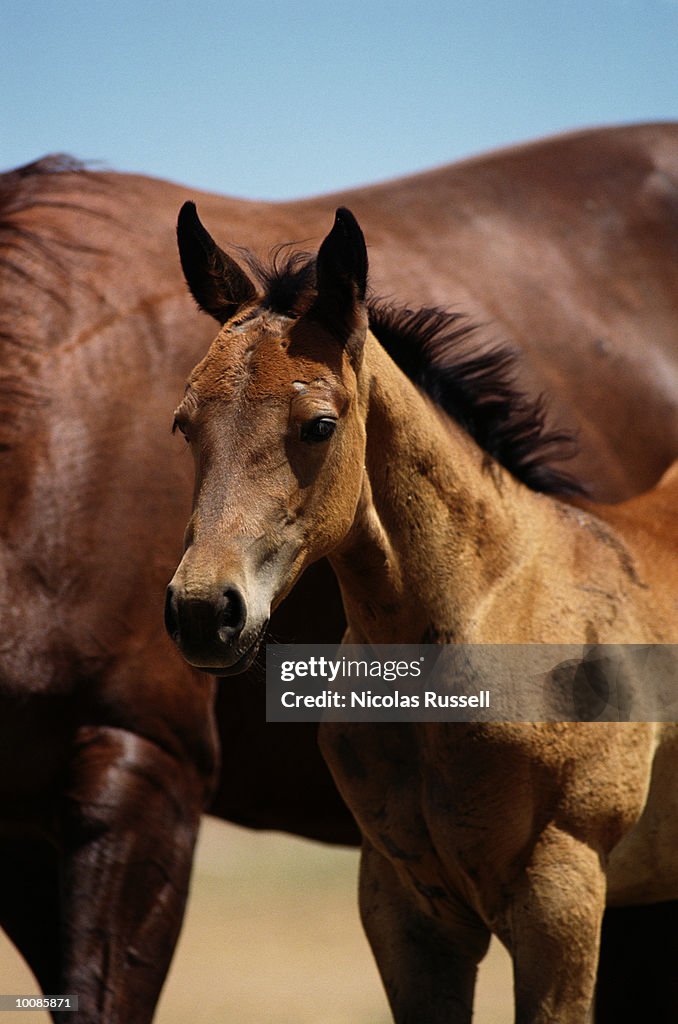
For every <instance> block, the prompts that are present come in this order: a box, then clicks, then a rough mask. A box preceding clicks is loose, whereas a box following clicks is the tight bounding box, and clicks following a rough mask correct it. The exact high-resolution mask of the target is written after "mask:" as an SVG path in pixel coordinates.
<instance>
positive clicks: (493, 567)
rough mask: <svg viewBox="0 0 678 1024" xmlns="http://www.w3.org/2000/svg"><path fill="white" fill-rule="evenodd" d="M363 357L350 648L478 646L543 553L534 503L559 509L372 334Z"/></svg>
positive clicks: (347, 590)
mask: <svg viewBox="0 0 678 1024" xmlns="http://www.w3.org/2000/svg"><path fill="white" fill-rule="evenodd" d="M364 358H365V364H364V367H363V370H362V373H363V374H364V385H365V395H364V401H365V403H366V426H367V452H366V460H365V476H364V483H363V489H362V494H361V498H360V503H359V507H358V511H357V514H356V518H355V521H354V525H353V528H352V530H351V532H350V534H349V536H348V537H347V539H346V542H345V544H344V545H342V548H341V550H340V551H337V552H335V553H334V555H333V557H332V558H331V561H332V564H333V567H334V570H335V572H336V574H337V577H338V579H339V583H340V585H341V588H342V594H343V598H344V605H345V608H346V614H347V619H348V623H349V639H351V640H353V641H356V642H359V641H369V642H371V643H420V642H430V643H436V642H440V641H447V642H451V641H462V640H471V639H477V638H478V629H479V628H480V629H481V631H482V627H480V625H479V623H480V619H479V616H480V617H482V608H483V604H484V603H485V602H486V601H487V598H488V594H491V593H493V592H494V590H495V589H496V584H497V583H498V581H501V580H502V579H503V578H505V577H506V576H507V575H508V574H510V573H511V572H512V570H513V569H514V568H515V566H516V565H519V564H520V562H521V560H523V559H524V558H525V557H526V556H527V553H528V552H529V551H530V549H531V548H532V536H531V535H530V534H529V533H528V531H527V529H526V525H525V524H526V523H528V522H529V523H531V524H532V531H533V529H534V522H535V508H534V506H535V505H536V506H537V508H538V507H539V504H540V503H541V504H542V506H543V505H544V503H546V504H547V505H549V504H550V503H549V502H548V499H544V498H543V496H540V495H535V494H533V493H531V492H530V491H528V490H527V488H524V487H522V486H521V485H519V484H518V483H517V482H516V481H515V480H513V478H512V477H511V476H510V475H509V474H508V473H507V472H506V471H504V470H503V469H501V468H500V467H498V466H496V465H492V467H491V468H488V466H487V461H488V460H487V457H486V456H485V454H484V453H483V452H481V451H480V449H479V448H478V446H477V445H476V444H475V443H474V442H473V441H472V440H471V439H470V438H469V437H468V436H467V435H466V434H465V433H464V431H463V430H462V429H461V428H460V427H459V426H457V425H456V424H454V423H452V422H451V421H450V420H449V418H448V417H446V416H445V415H444V414H443V413H441V412H440V411H439V410H438V409H437V408H436V407H435V406H434V405H433V404H432V403H431V402H430V401H429V400H428V399H427V398H426V397H425V396H423V395H422V394H421V393H420V392H419V391H418V389H417V388H416V387H415V386H414V385H413V384H412V383H411V382H410V381H409V380H408V379H407V378H406V377H405V376H404V374H402V373H401V371H400V370H399V369H398V368H397V367H396V366H395V365H394V364H393V363H392V362H391V360H390V358H389V357H388V356H387V355H386V353H385V352H384V351H383V349H382V348H381V346H380V345H379V344H378V342H377V341H376V340H375V339H374V338H373V337H372V336H368V342H367V345H366V350H365V355H364ZM527 507H529V512H528V509H527ZM546 511H548V510H546ZM537 514H538V513H537ZM488 639H489V638H488Z"/></svg>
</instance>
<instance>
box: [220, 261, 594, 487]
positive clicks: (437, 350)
mask: <svg viewBox="0 0 678 1024" xmlns="http://www.w3.org/2000/svg"><path fill="white" fill-rule="evenodd" d="M236 251H237V253H238V255H239V256H240V257H241V258H242V259H243V260H244V261H245V262H246V263H247V265H248V267H249V268H250V270H251V271H252V272H253V273H254V274H255V276H256V277H257V279H258V281H259V283H260V285H261V286H262V288H263V292H264V294H263V298H262V300H261V305H262V306H263V307H264V308H266V309H270V310H271V311H273V312H276V313H281V314H284V315H286V316H291V317H295V318H296V317H299V316H301V315H302V314H303V313H304V312H306V311H307V310H308V309H309V308H310V306H311V304H312V303H313V299H314V298H315V294H316V287H315V257H313V256H311V255H309V254H308V253H304V252H298V251H290V250H289V246H286V245H284V246H278V247H276V248H275V249H274V250H273V251H272V253H271V256H270V257H269V260H268V261H264V260H262V259H261V258H259V257H258V256H256V255H254V254H253V253H251V252H248V251H247V250H244V249H237V250H236ZM367 308H368V315H369V324H370V329H371V331H372V333H373V334H374V335H375V337H376V338H377V339H378V341H379V342H380V344H381V345H382V346H383V348H384V349H385V350H386V351H387V352H388V354H389V355H390V357H391V358H392V359H393V361H394V362H395V363H396V365H397V366H398V367H399V368H400V369H401V370H402V371H403V373H404V374H405V375H406V376H407V377H409V379H410V380H411V381H412V382H413V383H414V384H416V385H417V386H418V387H420V388H421V389H422V391H424V393H425V394H427V395H428V396H429V397H430V398H431V399H432V400H433V402H435V404H436V405H438V406H439V407H440V408H441V409H443V410H444V412H445V413H447V415H448V416H450V417H451V418H452V419H453V420H455V421H456V422H457V423H458V424H459V425H460V426H462V427H463V428H464V429H465V430H466V431H467V432H468V433H469V434H470V435H471V437H472V438H473V439H474V440H475V441H476V442H477V444H478V445H479V446H480V448H482V450H483V451H484V452H486V453H487V455H488V456H491V457H492V458H493V459H496V461H497V462H498V463H500V465H502V466H504V467H505V468H506V469H508V470H509V472H510V473H512V474H513V476H515V477H516V478H517V479H518V480H521V481H522V482H523V483H524V484H526V485H527V486H528V487H530V488H531V489H532V490H534V491H541V492H543V493H546V494H561V495H565V494H584V493H585V492H586V489H585V488H584V487H583V486H582V485H581V484H580V483H578V482H577V481H576V480H575V479H574V477H572V476H571V475H570V474H568V473H566V472H564V471H563V470H561V469H558V468H556V467H555V466H554V463H557V462H562V461H563V460H566V459H569V458H572V456H573V455H574V454H575V452H576V442H575V438H574V437H573V435H571V434H569V433H567V432H566V431H562V430H557V429H550V428H548V427H547V426H546V418H547V408H546V402H545V399H544V396H539V397H538V398H536V399H533V398H528V397H527V396H526V395H525V394H523V392H521V391H520V390H519V389H518V388H517V387H516V385H515V377H516V375H517V364H518V355H517V353H516V352H515V351H514V350H513V349H512V348H510V347H509V346H508V345H506V344H500V343H497V342H490V343H486V342H483V341H482V340H480V339H479V327H478V325H476V324H474V323H472V322H470V321H469V320H468V318H467V317H465V316H464V315H463V314H460V313H458V312H453V311H450V310H446V309H442V308H439V307H423V308H421V309H418V310H412V309H408V308H405V307H401V306H398V305H397V304H395V303H392V302H390V301H384V300H382V299H379V298H378V297H376V296H373V295H372V296H369V298H368V301H367ZM489 465H490V460H489V459H488V466H489Z"/></svg>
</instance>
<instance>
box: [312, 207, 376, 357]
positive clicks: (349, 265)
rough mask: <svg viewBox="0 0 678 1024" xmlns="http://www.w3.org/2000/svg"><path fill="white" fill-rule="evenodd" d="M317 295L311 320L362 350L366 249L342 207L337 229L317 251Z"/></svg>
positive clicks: (336, 218) (358, 227)
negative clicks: (358, 345)
mask: <svg viewBox="0 0 678 1024" xmlns="http://www.w3.org/2000/svg"><path fill="white" fill-rule="evenodd" d="M316 280H317V289H318V294H317V297H316V299H315V301H314V302H313V305H312V306H311V309H310V310H309V311H308V314H307V316H308V318H309V319H311V320H315V321H316V322H318V323H322V325H323V326H324V327H325V328H326V329H327V330H329V331H330V332H331V333H332V334H333V335H335V337H338V338H339V339H340V340H341V342H342V343H343V344H345V345H347V346H348V347H353V348H355V347H356V346H357V344H358V343H359V344H360V347H362V342H363V341H364V335H365V327H366V323H367V320H366V310H365V292H366V291H367V247H366V245H365V237H364V235H363V233H362V231H361V230H360V225H359V224H358V221H357V220H356V219H355V217H354V216H353V214H352V213H351V211H350V210H347V209H346V208H345V207H343V206H342V207H339V209H338V210H337V212H336V214H335V218H334V226H333V228H332V230H331V231H330V233H329V235H328V236H327V238H326V239H325V240H324V242H323V243H322V245H321V246H320V249H319V250H318V257H317V260H316Z"/></svg>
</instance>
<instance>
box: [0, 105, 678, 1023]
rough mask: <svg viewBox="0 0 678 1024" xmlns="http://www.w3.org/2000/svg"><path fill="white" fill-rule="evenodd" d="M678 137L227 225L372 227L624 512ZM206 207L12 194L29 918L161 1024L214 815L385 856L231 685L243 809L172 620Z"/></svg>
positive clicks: (5, 693) (655, 362)
mask: <svg viewBox="0 0 678 1024" xmlns="http://www.w3.org/2000/svg"><path fill="white" fill-rule="evenodd" d="M677 139H678V130H677V129H676V128H675V127H673V126H668V125H665V126H648V127H638V128H631V129H615V130H611V131H607V132H606V131H599V132H589V133H582V134H579V135H575V136H570V137H564V138H560V139H554V140H550V141H547V142H544V143H538V144H534V145H532V146H527V147H522V148H518V149H514V150H509V151H506V152H503V153H498V154H495V155H492V156H490V157H486V158H480V159H477V160H471V161H467V162H464V163H462V164H458V165H453V166H450V167H448V168H443V169H440V170H438V171H433V172H431V173H429V174H426V175H417V176H415V177H413V178H410V179H404V180H403V181H399V182H393V183H390V184H386V185H380V186H375V187H373V188H368V189H361V190H357V191H356V192H354V193H351V194H350V195H346V196H342V197H327V198H320V199H314V200H309V201H305V202H301V203H286V204H264V203H248V202H244V201H239V200H234V199H224V198H220V197H216V196H203V197H201V199H200V202H201V205H202V207H203V209H204V210H205V211H206V212H207V214H208V216H209V218H210V222H211V224H213V225H214V226H215V229H216V230H218V231H219V232H220V233H223V234H224V235H225V236H227V237H232V238H237V239H238V241H240V242H243V243H245V244H246V245H248V246H250V247H252V248H255V249H258V250H259V251H266V250H268V248H269V247H270V246H271V245H272V244H273V242H275V241H278V240H279V239H281V238H284V239H299V238H308V237H311V236H314V235H319V234H320V232H321V231H322V229H323V226H324V223H325V220H326V217H327V215H328V211H330V210H331V209H332V208H333V207H334V206H335V205H336V203H337V201H346V202H350V203H351V205H352V206H353V207H354V208H355V209H356V210H357V212H358V213H359V214H360V217H361V219H362V220H363V222H364V224H365V225H366V227H367V228H368V230H369V233H370V238H371V241H372V243H373V246H374V250H373V254H372V264H373V270H374V280H375V283H376V285H377V286H378V288H379V289H380V290H381V291H385V292H393V291H397V292H398V294H399V295H400V296H403V297H404V298H406V299H408V301H411V302H412V303H417V304H418V303H421V302H441V301H445V302H448V301H452V302H454V303H455V305H458V307H459V308H460V309H464V310H466V311H467V312H469V313H471V314H472V315H473V316H475V317H477V318H480V319H482V320H484V321H489V322H491V323H492V329H493V330H494V332H495V333H496V335H497V336H499V337H503V336H507V337H508V336H511V337H513V338H514V339H515V342H516V345H517V346H518V347H520V348H522V349H523V350H524V353H525V361H524V365H523V370H522V372H523V377H524V380H525V384H526V386H529V387H530V388H532V389H533V391H534V392H537V391H541V390H543V389H545V388H548V390H549V391H551V392H552V393H554V394H555V398H556V402H555V406H556V407H555V409H554V418H555V419H556V420H558V421H559V422H561V423H563V424H564V425H566V426H571V425H574V426H575V427H577V428H578V429H579V431H580V440H581V454H580V455H579V456H578V457H577V458H575V459H574V460H573V462H572V463H571V471H572V472H573V473H574V474H576V475H579V476H581V477H582V478H583V479H585V480H586V482H587V483H588V484H589V486H590V488H591V491H592V493H593V494H594V495H595V496H597V497H600V498H619V497H623V496H625V495H626V494H628V493H632V492H634V491H637V490H639V489H641V488H642V487H645V486H647V485H649V484H650V483H651V482H653V480H654V479H655V478H656V477H657V476H658V475H659V474H660V473H661V471H662V470H663V469H664V468H665V466H666V465H667V464H668V462H669V461H670V460H671V458H672V456H673V455H675V452H676V449H677V448H678V426H677V425H676V420H675V407H676V398H675V396H676V392H677V390H678V387H677V386H676V378H675V365H676V357H675V352H676V341H675V333H674V332H675V303H676V295H677V294H678V292H677V289H676V260H675V244H676V243H675V239H676V236H677V233H676V211H675V202H674V201H673V200H672V198H671V196H672V192H671V188H672V186H671V182H672V181H673V180H675V178H676V175H677V173H678V172H677V170H676V166H677V164H678V158H677V156H676V149H677V145H678V143H677ZM185 197H186V192H185V190H183V189H181V188H178V187H176V186H173V185H169V184H167V183H165V182H160V181H155V180H152V179H148V178H141V177H134V176H123V175H116V174H99V173H91V172H85V171H83V170H82V169H81V168H79V167H78V166H76V165H75V164H73V163H72V162H69V161H67V160H47V161H41V162H39V163H38V164H34V165H31V166H29V167H26V168H23V169H20V170H19V171H16V172H13V173H10V174H8V175H4V176H3V177H2V179H1V180H0V270H1V276H0V345H1V346H2V356H1V360H0V366H1V370H0V408H1V410H2V416H1V418H0V473H1V474H2V488H1V490H0V501H1V505H2V511H1V521H0V536H1V538H2V541H1V550H0V566H1V569H2V575H1V579H2V583H1V585H0V602H1V604H2V616H3V641H2V646H1V650H0V700H1V702H2V711H3V714H2V726H1V727H0V728H1V730H2V741H1V742H0V760H1V765H0V768H1V771H0V792H1V797H0V799H1V806H2V813H1V821H2V826H1V829H0V831H1V833H2V844H1V846H0V866H1V867H2V877H3V879H4V880H5V881H4V884H3V887H2V891H1V892H0V920H1V922H2V925H3V927H4V928H5V929H6V930H7V932H8V933H9V934H10V936H11V937H12V938H13V939H14V941H15V943H16V944H17V946H18V947H19V949H20V950H21V951H22V952H23V954H24V956H25V957H26V959H27V960H28V962H29V964H30V965H31V967H32V968H33V970H34V972H35V973H36V975H37V977H38V979H39V981H40V983H41V985H42V986H43V988H44V989H45V990H52V991H61V992H68V991H77V992H78V994H79V995H80V1000H81V1018H82V1020H84V1021H89V1020H97V1021H100V1020H107V1021H117V1020H132V1019H133V1020H135V1021H140V1022H141V1021H145V1020H148V1019H149V1018H150V1016H151V1014H152V1010H153V1006H154V1004H155V999H156V996H157V992H158V990H159V987H160V986H161V984H162V981H163V978H164V974H165V971H166V965H167V963H168V960H169V957H170V955H171V951H172V948H173V944H174V937H175V935H176V931H177V929H178V926H179V921H180V918H181V914H182V910H183V903H184V899H185V891H186V886H187V880H188V873H189V867H190V860H191V850H192V845H193V839H194V835H195V829H196V827H197V820H198V816H199V813H200V811H201V808H202V806H203V803H204V801H205V800H206V799H207V797H208V794H209V793H210V792H213V795H212V809H213V811H214V813H217V814H220V815H221V816H223V817H227V818H231V819H232V820H236V821H241V822H244V823H246V824H251V825H254V826H257V827H275V828H287V829H289V830H291V831H296V832H299V833H300V834H304V835H311V836H316V837H319V838H324V839H327V840H331V841H341V842H343V841H351V840H352V839H354V837H355V835H356V833H355V827H354V826H353V823H352V819H351V818H350V817H349V816H348V814H347V812H346V811H345V809H344V808H343V804H342V803H341V802H340V800H339V798H338V796H337V795H336V791H335V788H334V785H333V784H332V783H331V780H330V779H329V777H328V775H327V772H326V769H325V767H324V764H323V762H322V760H321V759H320V757H319V756H318V754H317V751H316V743H315V731H314V730H313V729H311V728H305V727H302V726H298V727H297V726H280V727H274V726H270V727H266V726H264V723H263V719H264V715H263V700H262V696H263V695H262V681H261V677H260V676H257V675H254V676H253V677H251V678H249V679H244V678H239V679H238V680H231V681H230V682H229V684H228V687H221V688H220V689H219V692H218V696H217V726H218V731H219V733H220V739H221V750H222V769H221V772H220V773H219V774H218V775H217V779H216V788H214V787H215V782H214V766H215V756H216V742H215V730H214V725H213V720H212V718H211V709H212V701H213V687H212V685H211V683H210V681H209V680H208V679H207V677H205V676H203V675H200V674H199V673H196V672H193V671H192V670H190V669H189V668H188V667H187V666H186V665H185V664H184V663H183V662H182V661H181V659H180V658H179V657H178V656H177V655H176V652H174V651H173V649H172V646H171V644H170V643H169V641H168V640H166V638H165V636H164V634H163V633H162V630H161V627H160V624H159V623H160V616H159V611H158V609H159V608H160V607H161V604H162V595H163V592H164V588H165V585H166V582H167V580H168V579H169V578H170V576H171V574H172V571H173V568H174V565H175V564H176V560H177V558H178V556H179V548H180V534H181V530H182V526H183V523H184V522H185V519H186V517H187V515H188V510H189V506H190V491H191V480H190V477H191V474H192V469H191V467H190V465H189V461H188V460H187V459H186V458H185V457H182V455H181V454H180V453H178V452H177V449H176V442H173V439H172V438H171V437H170V434H169V429H168V428H169V424H168V422H167V413H168V410H169V409H171V408H172V407H173V404H174V402H175V396H176V394H177V392H178V390H179V389H180V387H181V384H182V382H183V379H184V377H185V374H186V373H187V372H188V369H189V368H190V366H191V365H192V364H193V363H194V362H195V360H196V359H197V358H198V356H199V355H200V353H201V352H203V351H204V349H205V348H206V346H207V343H208V341H209V337H210V335H211V328H210V325H209V322H208V321H207V320H206V319H205V321H204V322H201V320H200V318H198V317H196V316H195V313H194V310H193V308H192V303H191V302H190V300H188V298H187V296H186V295H185V286H184V283H183V281H182V280H181V276H180V274H179V272H178V268H177V267H176V261H175V258H174V255H173V249H174V240H173V233H174V221H175V215H176V209H177V208H178V206H179V205H180V203H181V201H182V200H183V199H184V198H185ZM582 367H584V368H585V378H586V379H585V386H584V384H583V382H582ZM610 379H613V380H614V382H615V387H614V390H613V391H612V392H611V393H610V389H609V382H610ZM601 394H604V395H605V396H606V397H605V401H604V402H602V401H600V400H599V396H600V395H601ZM629 423H632V424H633V429H632V430H631V429H630V428H629ZM318 572H321V573H322V572H323V570H322V569H321V568H319V569H318ZM327 580H328V577H327V573H326V572H325V573H324V574H323V575H322V580H321V582H318V583H317V584H316V583H314V580H313V569H311V570H309V574H308V579H305V580H304V581H302V583H301V584H300V586H299V588H297V591H295V593H294V594H293V595H292V597H291V601H290V602H287V603H286V604H284V605H283V606H282V607H281V609H280V610H279V612H278V613H277V614H278V621H277V622H276V621H275V619H274V622H273V624H272V629H273V630H274V632H275V633H276V634H277V635H278V636H280V637H288V638H293V639H298V640H303V639H307V638H308V639H310V638H315V639H332V638H333V637H334V636H335V635H338V632H339V630H340V628H341V627H340V623H339V621H338V618H337V615H338V612H337V613H336V614H335V615H333V613H332V598H331V597H329V596H328V597H326V598H325V599H324V601H323V602H322V603H320V602H318V600H317V593H318V588H320V587H321V588H322V593H323V595H328V594H329V591H328V583H327ZM305 585H307V586H308V591H307V594H308V595H309V596H305V594H304V591H303V589H302V588H303V587H304V586H305ZM314 588H315V589H314ZM295 602H297V603H296V604H295ZM271 766H273V770H271ZM140 823H141V824H140Z"/></svg>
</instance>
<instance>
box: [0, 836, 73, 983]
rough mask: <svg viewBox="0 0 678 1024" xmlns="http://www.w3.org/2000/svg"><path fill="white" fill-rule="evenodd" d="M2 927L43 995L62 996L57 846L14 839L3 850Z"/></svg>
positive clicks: (0, 854)
mask: <svg viewBox="0 0 678 1024" xmlns="http://www.w3.org/2000/svg"><path fill="white" fill-rule="evenodd" d="M0 877H2V878H3V879H5V880H6V882H5V884H4V885H3V886H2V887H1V888H0V927H2V928H3V930H4V931H5V932H6V934H7V935H8V936H9V938H10V939H11V940H12V942H13V943H14V945H15V946H16V947H17V949H18V950H19V952H20V953H21V954H22V956H23V957H24V959H25V960H26V963H27V964H28V965H29V967H30V968H31V970H32V971H33V974H34V975H35V977H36V978H37V980H38V983H39V985H40V987H41V988H42V991H43V992H47V993H57V992H58V991H59V983H60V980H61V954H60V922H61V908H60V903H59V860H58V854H57V850H56V848H55V846H54V844H52V843H47V842H43V841H40V840H35V839H26V838H23V837H22V838H10V837H7V838H5V839H4V840H3V842H2V847H1V848H0Z"/></svg>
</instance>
